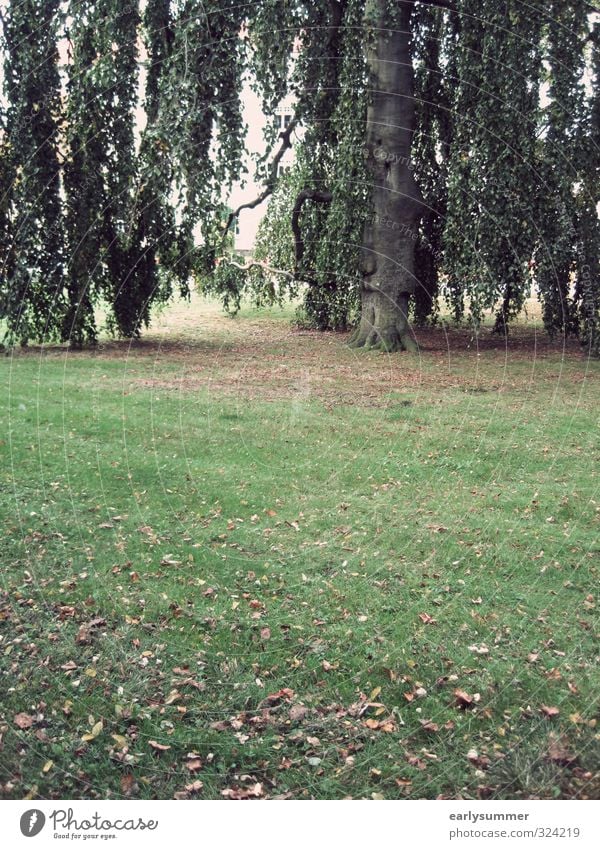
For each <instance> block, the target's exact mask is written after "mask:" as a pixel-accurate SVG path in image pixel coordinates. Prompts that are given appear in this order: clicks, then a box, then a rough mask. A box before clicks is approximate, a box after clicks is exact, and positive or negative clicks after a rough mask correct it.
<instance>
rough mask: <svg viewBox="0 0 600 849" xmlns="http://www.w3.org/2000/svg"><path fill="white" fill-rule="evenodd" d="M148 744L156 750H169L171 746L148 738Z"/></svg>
mask: <svg viewBox="0 0 600 849" xmlns="http://www.w3.org/2000/svg"><path fill="white" fill-rule="evenodd" d="M148 745H149V746H151V747H152V748H153V749H154V750H155V751H156V752H168V751H169V749H170V748H171V747H170V746H165V745H164V743H157V742H156V740H148Z"/></svg>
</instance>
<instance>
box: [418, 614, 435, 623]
mask: <svg viewBox="0 0 600 849" xmlns="http://www.w3.org/2000/svg"><path fill="white" fill-rule="evenodd" d="M419 619H420V620H421V622H424V623H425V625H437V619H434V618H433V616H430V615H429V613H419Z"/></svg>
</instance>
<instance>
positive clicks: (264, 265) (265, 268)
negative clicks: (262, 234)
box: [217, 256, 296, 280]
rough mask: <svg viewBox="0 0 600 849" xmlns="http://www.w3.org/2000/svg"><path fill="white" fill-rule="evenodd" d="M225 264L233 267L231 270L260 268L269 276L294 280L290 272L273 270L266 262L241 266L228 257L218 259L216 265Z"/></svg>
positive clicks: (257, 261) (280, 269)
mask: <svg viewBox="0 0 600 849" xmlns="http://www.w3.org/2000/svg"><path fill="white" fill-rule="evenodd" d="M221 262H225V263H227V265H231V266H233V268H239V269H240V271H250V269H251V268H262V270H263V271H268V272H269V274H281V275H283V276H284V277H289V278H290V280H295V279H296V278H295V275H294V274H292V272H291V271H286V270H285V269H284V268H273V266H272V265H269V264H268V263H267V262H263V261H262V260H257V259H255V260H252V262H248V263H245V264H242V263H241V262H236V261H235V260H233V259H231V258H230V257H228V256H223V257H220V258H219V259H218V260H217V264H219V263H221Z"/></svg>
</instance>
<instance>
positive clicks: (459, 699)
mask: <svg viewBox="0 0 600 849" xmlns="http://www.w3.org/2000/svg"><path fill="white" fill-rule="evenodd" d="M454 698H455V699H456V706H457V707H459V708H460V709H461V710H468V708H471V707H473V696H470V695H469V694H468V693H466V692H465V691H464V690H455V691H454Z"/></svg>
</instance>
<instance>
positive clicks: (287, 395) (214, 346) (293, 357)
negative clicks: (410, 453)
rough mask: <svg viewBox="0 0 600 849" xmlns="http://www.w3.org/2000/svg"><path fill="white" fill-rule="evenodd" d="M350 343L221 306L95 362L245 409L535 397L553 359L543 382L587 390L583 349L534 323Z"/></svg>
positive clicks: (201, 303) (199, 305)
mask: <svg viewBox="0 0 600 849" xmlns="http://www.w3.org/2000/svg"><path fill="white" fill-rule="evenodd" d="M348 335H349V334H346V333H333V332H325V333H321V332H318V331H310V330H300V329H297V328H295V327H293V326H292V324H291V323H290V321H289V318H288V317H285V316H282V315H280V316H276V317H273V316H272V315H265V314H251V315H250V317H247V316H244V317H238V318H235V319H232V318H229V317H228V316H225V315H223V313H222V311H221V310H220V308H219V307H218V305H216V304H214V303H211V302H207V301H205V300H203V299H201V298H194V299H192V302H191V304H182V303H180V304H178V305H175V306H174V307H172V308H170V309H169V310H167V311H165V312H164V313H163V314H162V316H161V317H160V319H159V320H158V321H157V322H155V325H154V326H153V327H152V328H151V329H150V330H149V331H147V332H146V333H145V334H144V336H143V338H142V339H140V340H135V341H132V342H130V341H124V342H118V341H106V342H103V343H102V344H100V345H99V346H98V347H97V349H95V351H94V357H96V358H100V359H103V358H104V359H111V360H113V359H118V360H120V361H123V362H127V364H128V372H129V374H130V377H131V380H130V381H128V382H129V384H130V387H131V388H132V389H135V388H140V387H143V388H148V389H154V390H162V391H165V390H166V391H179V392H186V393H187V392H189V393H195V392H199V391H205V390H208V391H209V392H210V393H211V394H216V395H218V394H223V395H226V396H235V397H238V398H240V399H241V400H246V399H247V400H251V399H252V400H263V401H269V400H278V399H287V400H294V399H295V398H298V399H304V400H308V399H309V398H310V399H318V400H320V401H322V402H323V403H324V404H325V405H326V406H328V407H329V406H334V405H358V406H386V405H387V404H389V400H390V393H394V394H396V393H398V394H400V395H401V394H402V393H407V394H408V393H412V394H414V393H415V392H419V393H422V392H427V391H436V390H437V391H440V390H442V391H443V390H445V389H449V388H458V389H463V390H464V391H469V392H486V391H503V390H506V389H507V388H508V389H513V390H519V389H520V388H521V389H523V388H528V387H531V385H532V373H535V380H537V379H538V377H539V375H538V374H537V373H536V372H535V370H536V361H538V360H540V361H541V360H547V359H548V358H550V357H551V358H552V360H553V362H556V368H552V369H550V371H548V370H547V369H544V370H543V376H542V379H549V380H557V379H559V378H560V375H561V371H562V370H563V369H564V367H565V364H567V365H568V379H569V381H570V382H576V383H577V382H583V381H584V380H586V366H587V361H586V357H585V355H584V354H583V353H582V351H581V347H580V345H579V344H578V342H577V340H573V339H569V340H555V341H552V340H550V339H549V338H548V337H547V336H546V334H545V333H544V332H543V331H542V330H540V329H539V326H536V325H535V324H534V323H533V322H531V321H530V322H529V323H523V324H520V325H517V326H516V327H515V328H514V329H512V330H511V334H510V336H508V337H507V338H503V337H500V336H498V335H494V334H492V333H491V332H490V330H489V329H485V330H483V331H482V332H481V333H480V334H479V335H478V336H477V337H475V336H474V335H473V333H472V332H471V331H470V330H469V329H461V328H456V327H448V326H446V325H444V326H438V327H432V328H426V329H419V330H418V331H417V340H418V343H419V348H420V350H419V353H418V354H406V353H396V354H392V355H385V354H381V353H375V352H373V353H365V352H356V351H352V350H350V349H349V348H348V347H347V346H346V341H347V339H348ZM59 351H60V349H57V348H54V349H52V348H46V349H45V353H46V354H50V355H52V353H53V352H54V353H58V352H59ZM62 352H63V354H64V352H65V349H64V348H63V349H62ZM84 353H85V352H84ZM88 355H89V352H88ZM69 356H78V354H77V353H74V352H73V353H72V352H69ZM138 367H140V368H138ZM550 372H551V373H550Z"/></svg>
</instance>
